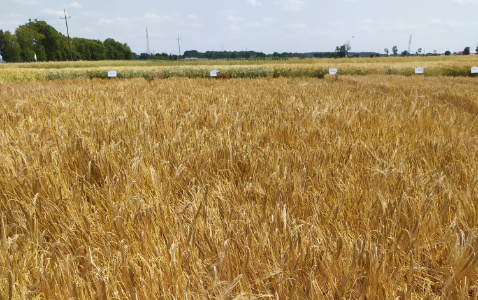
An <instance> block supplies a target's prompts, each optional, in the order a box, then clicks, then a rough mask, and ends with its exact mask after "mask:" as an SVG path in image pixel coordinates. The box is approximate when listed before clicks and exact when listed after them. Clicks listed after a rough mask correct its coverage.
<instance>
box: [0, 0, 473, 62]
mask: <svg viewBox="0 0 478 300" xmlns="http://www.w3.org/2000/svg"><path fill="white" fill-rule="evenodd" d="M64 8H65V9H66V14H67V16H71V19H69V20H68V25H69V31H70V36H72V37H84V38H89V39H99V40H102V41H103V40H105V39H106V38H114V39H115V40H117V41H119V42H121V43H127V44H128V45H129V46H130V47H131V49H132V50H133V51H134V52H136V53H138V54H139V53H141V52H146V28H148V33H149V48H150V51H151V52H153V51H154V52H156V53H157V52H166V53H168V54H169V53H173V54H177V53H178V42H177V38H178V36H179V37H180V45H181V52H182V53H183V52H184V51H185V50H198V51H206V50H216V51H220V50H226V51H234V50H237V51H240V50H246V49H247V50H254V51H261V52H264V53H272V52H275V51H277V52H318V51H324V52H325V51H334V50H335V47H336V46H337V45H341V44H343V43H344V42H346V41H349V42H350V46H351V47H352V49H351V51H352V52H354V51H373V52H377V51H380V52H381V53H383V49H384V48H388V49H389V50H390V52H391V48H392V47H393V46H394V45H396V46H397V47H398V50H399V51H400V52H401V51H403V50H407V49H408V41H409V38H410V34H412V35H413V39H412V45H411V50H412V52H415V51H416V50H417V49H418V48H422V49H424V51H426V52H432V51H433V50H437V51H438V52H439V53H443V52H444V51H446V50H450V51H452V52H455V51H460V50H463V49H464V48H465V47H466V46H469V47H471V49H472V52H474V51H475V49H476V47H477V43H478V0H433V1H431V0H398V1H385V0H328V1H322V0H314V1H313V0H175V1H166V0H160V1H146V0H134V1H131V0H115V1H112V0H77V1H63V0H0V29H3V30H4V31H6V30H10V31H12V32H13V31H14V30H15V29H16V28H17V27H18V26H19V25H22V24H25V23H27V22H28V19H32V20H33V19H38V20H44V21H46V22H47V23H48V24H50V25H51V26H53V27H55V28H56V29H57V30H58V31H60V32H62V33H63V34H65V35H66V27H65V22H64V20H62V19H60V17H62V16H63V9H64Z"/></svg>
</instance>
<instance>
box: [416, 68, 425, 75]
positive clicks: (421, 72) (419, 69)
mask: <svg viewBox="0 0 478 300" xmlns="http://www.w3.org/2000/svg"><path fill="white" fill-rule="evenodd" d="M424 71H425V69H424V68H423V67H415V74H423V73H424Z"/></svg>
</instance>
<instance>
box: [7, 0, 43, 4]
mask: <svg viewBox="0 0 478 300" xmlns="http://www.w3.org/2000/svg"><path fill="white" fill-rule="evenodd" d="M13 3H18V4H25V5H33V4H37V3H38V2H37V1H35V0H13Z"/></svg>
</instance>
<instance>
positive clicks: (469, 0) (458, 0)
mask: <svg viewBox="0 0 478 300" xmlns="http://www.w3.org/2000/svg"><path fill="white" fill-rule="evenodd" d="M452 1H453V2H455V3H458V4H467V3H475V2H476V0H452Z"/></svg>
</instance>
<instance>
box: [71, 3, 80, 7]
mask: <svg viewBox="0 0 478 300" xmlns="http://www.w3.org/2000/svg"><path fill="white" fill-rule="evenodd" d="M70 6H71V7H73V8H81V4H80V3H78V2H71V4H70Z"/></svg>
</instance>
